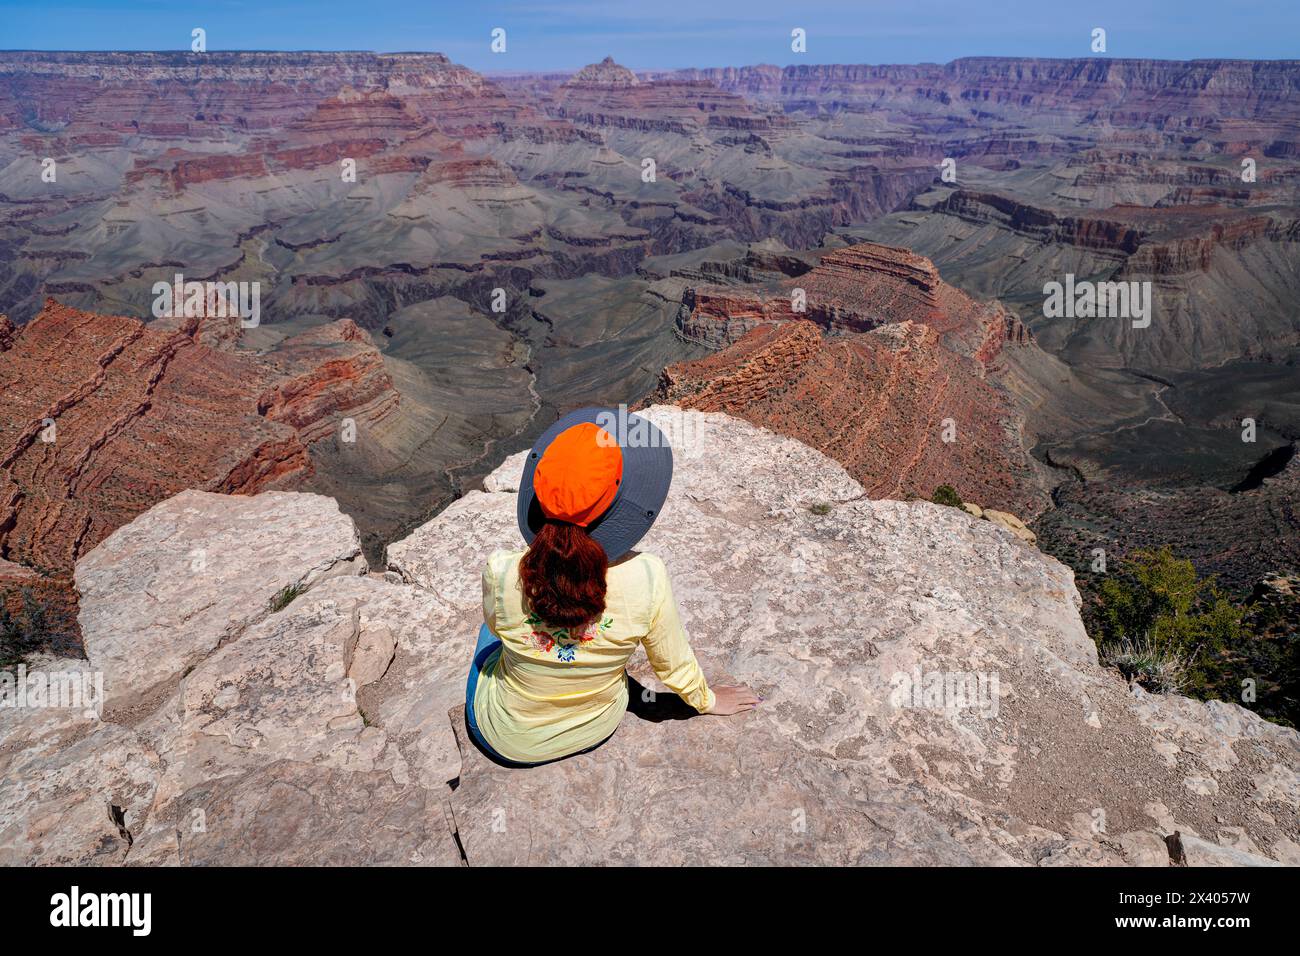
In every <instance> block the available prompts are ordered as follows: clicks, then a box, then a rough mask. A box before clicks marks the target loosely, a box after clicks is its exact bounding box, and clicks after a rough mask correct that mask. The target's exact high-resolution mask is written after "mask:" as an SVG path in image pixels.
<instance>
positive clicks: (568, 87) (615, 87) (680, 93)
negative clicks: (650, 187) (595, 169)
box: [554, 57, 789, 135]
mask: <svg viewBox="0 0 1300 956" xmlns="http://www.w3.org/2000/svg"><path fill="white" fill-rule="evenodd" d="M554 103H555V107H554V110H555V114H556V115H558V116H560V117H563V118H565V119H568V120H572V121H573V122H575V123H579V124H582V125H585V126H595V127H609V128H616V129H635V130H641V131H651V130H658V131H666V132H672V133H678V134H683V135H690V134H691V133H693V132H695V131H697V130H699V129H702V128H704V127H706V126H707V127H715V128H722V129H736V130H766V129H770V128H772V127H773V126H776V127H779V128H784V127H786V126H788V125H789V124H788V123H787V122H786V121H785V120H784V118H782V117H771V116H768V115H767V114H765V113H761V112H758V111H756V110H754V109H753V107H752V106H751V105H750V104H749V103H747V102H746V101H745V100H744V98H743V97H740V96H737V95H736V94H734V93H728V92H724V91H723V90H721V89H720V88H719V87H718V86H717V85H716V84H715V83H712V82H709V81H707V80H681V79H664V80H656V81H652V82H648V83H642V82H641V81H640V80H638V79H637V77H636V75H635V74H634V73H633V72H632V71H631V70H629V69H627V68H626V67H624V66H620V65H618V64H617V63H615V62H614V61H613V59H611V58H610V57H606V58H605V59H604V60H602V61H601V62H600V63H593V64H591V65H590V66H586V67H584V68H583V69H581V70H579V71H578V72H577V73H576V74H574V76H573V78H572V79H570V80H569V81H568V82H566V83H564V84H563V85H562V86H561V87H560V88H559V90H557V91H556V94H555V98H554Z"/></svg>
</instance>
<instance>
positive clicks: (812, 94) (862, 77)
mask: <svg viewBox="0 0 1300 956" xmlns="http://www.w3.org/2000/svg"><path fill="white" fill-rule="evenodd" d="M1296 67H1297V64H1296V61H1294V60H1276V61H1267V62H1254V61H1250V60H1188V61H1180V60H1137V59H1119V58H1109V57H1105V58H1101V57H1091V58H1086V59H1062V60H1048V59H1022V58H1009V57H965V58H962V59H958V60H953V61H952V62H951V63H947V64H937V63H921V64H915V65H880V66H876V65H866V64H862V65H858V64H819V65H813V66H788V67H785V68H784V69H782V68H779V67H774V66H766V65H764V66H756V67H739V68H734V67H733V68H725V69H703V70H700V69H696V70H680V71H677V72H676V73H672V74H666V75H669V76H675V77H680V78H686V79H702V80H708V81H709V82H712V83H716V84H717V85H718V86H719V87H721V88H722V89H724V90H728V91H730V92H735V93H740V94H742V95H745V96H749V97H754V98H757V99H767V100H773V101H776V102H779V103H781V104H782V105H783V106H784V107H785V108H786V109H787V110H808V111H813V112H816V111H841V110H854V111H862V112H865V111H867V110H881V109H886V108H890V107H893V108H900V107H915V106H916V105H917V104H918V103H921V102H924V101H931V102H933V103H935V104H937V105H940V106H943V107H945V108H951V109H953V110H956V109H957V108H959V107H962V106H964V107H966V108H969V109H978V110H981V111H985V112H989V113H1002V114H1004V115H1009V116H1015V115H1023V114H1025V113H1037V114H1040V115H1041V114H1042V113H1045V112H1052V113H1054V114H1057V115H1059V116H1061V117H1063V118H1065V119H1068V120H1072V121H1076V122H1079V121H1083V120H1085V119H1087V120H1089V121H1091V122H1108V123H1110V124H1112V125H1117V126H1125V125H1127V126H1138V125H1142V126H1148V127H1154V128H1158V129H1177V128H1180V127H1181V128H1189V129H1201V128H1203V127H1205V126H1206V125H1208V124H1209V123H1211V122H1213V121H1214V120H1216V119H1218V118H1219V117H1222V116H1234V117H1248V118H1250V119H1252V120H1256V121H1260V120H1265V119H1276V120H1279V121H1281V122H1282V123H1284V124H1285V123H1291V122H1292V121H1293V114H1292V113H1291V110H1292V109H1293V108H1294V107H1293V98H1294V97H1295V96H1296V93H1297V69H1296ZM659 75H660V76H663V75H665V74H659Z"/></svg>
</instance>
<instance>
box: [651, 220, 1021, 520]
mask: <svg viewBox="0 0 1300 956" xmlns="http://www.w3.org/2000/svg"><path fill="white" fill-rule="evenodd" d="M756 261H760V260H756V259H755V258H754V257H751V258H750V259H749V260H747V263H749V264H747V265H746V264H742V266H741V267H738V268H737V269H736V270H733V271H735V272H736V273H737V274H740V275H743V276H745V278H746V279H747V280H748V282H747V283H746V284H737V283H733V284H730V285H720V286H714V287H702V288H700V287H695V288H692V289H691V290H690V292H689V293H688V294H687V296H686V297H685V302H684V305H683V309H682V311H681V313H680V318H679V323H680V326H681V329H682V333H683V335H685V336H687V337H690V338H694V339H697V340H700V341H703V342H706V343H708V344H710V345H712V346H714V347H719V348H721V349H722V350H721V351H719V352H716V353H715V354H713V355H710V356H709V357H707V358H704V359H699V360H696V361H692V362H683V363H678V364H676V365H672V366H669V367H668V368H667V369H665V370H664V374H663V377H662V379H661V383H660V390H659V393H658V394H659V395H660V397H662V398H663V399H664V400H665V401H670V402H675V403H678V404H681V405H683V406H685V407H688V408H697V409H700V410H702V411H722V412H727V413H729V414H733V415H738V416H740V417H742V418H745V419H747V420H749V421H751V422H754V423H755V424H759V425H763V426H765V427H768V428H771V429H773V430H774V431H777V432H780V433H781V434H785V435H790V436H791V437H794V438H797V439H799V440H800V441H803V442H805V443H806V444H809V445H811V446H812V447H814V448H817V449H818V450H820V451H822V452H823V453H824V454H827V455H829V456H831V457H833V458H834V459H835V460H837V461H839V462H841V463H842V464H843V465H844V466H845V467H846V468H847V469H848V471H849V473H850V474H851V475H853V476H854V478H856V479H857V480H859V481H860V482H862V484H863V486H864V487H865V488H866V490H867V492H868V494H870V495H872V496H873V497H890V498H900V497H923V498H929V497H930V495H931V494H932V493H933V492H934V490H935V488H936V487H938V486H939V485H942V484H947V485H951V486H953V487H954V488H955V489H956V490H957V492H958V494H960V495H961V496H962V498H963V499H965V500H969V501H975V502H979V503H981V504H983V505H986V506H989V507H993V508H996V509H1001V510H1010V511H1013V512H1016V513H1019V514H1024V515H1028V516H1032V515H1036V514H1037V513H1038V512H1039V511H1041V510H1042V509H1043V508H1044V507H1045V505H1046V494H1045V491H1044V489H1043V487H1042V485H1041V484H1040V483H1039V479H1038V476H1037V475H1036V474H1035V466H1034V463H1033V461H1032V459H1030V457H1029V455H1028V452H1027V450H1026V448H1025V447H1024V445H1023V441H1022V436H1021V431H1022V429H1023V422H1024V409H1023V408H1021V407H1019V406H1018V405H1017V402H1016V400H1015V398H1014V397H1013V395H1012V394H1011V393H1010V392H1009V391H1008V390H1007V388H1006V387H1005V386H1004V385H1003V384H1002V383H1001V378H1002V377H1003V375H1004V373H1005V372H1006V371H1007V366H1008V355H1007V350H1010V351H1011V352H1015V351H1017V350H1023V349H1031V350H1032V349H1034V348H1035V346H1034V345H1033V343H1032V340H1031V338H1030V336H1029V335H1028V333H1027V332H1026V330H1025V329H1024V328H1023V326H1021V325H1020V323H1019V322H1018V321H1017V320H1016V319H1015V318H1014V317H1012V316H1011V315H1010V314H1009V313H1007V312H1006V310H1004V309H1002V308H1001V307H999V306H997V305H995V304H985V303H980V302H977V301H976V300H974V299H972V298H970V297H969V296H967V295H965V294H964V293H962V292H960V291H958V290H957V289H955V288H953V287H952V286H950V285H948V284H947V283H945V282H943V281H942V280H940V278H939V274H938V271H937V270H936V269H935V268H934V265H933V264H932V263H931V262H930V261H929V260H928V259H925V258H923V257H921V256H917V255H914V254H912V253H910V252H908V251H907V250H905V249H895V248H890V247H887V246H880V245H875V244H871V243H864V244H861V245H855V246H850V247H847V248H844V249H839V250H835V251H833V252H830V253H828V254H826V255H824V256H823V257H822V258H821V260H820V262H819V263H818V264H817V265H816V266H815V267H814V268H811V269H809V270H808V271H806V272H801V273H800V274H798V275H795V276H792V277H786V276H783V275H780V274H779V273H778V272H768V273H767V274H766V279H764V276H763V272H762V270H761V269H760V268H756V267H755V266H754V265H753V263H754V262H756ZM796 301H797V302H799V308H798V310H796V307H795V305H794V303H795V302H796Z"/></svg>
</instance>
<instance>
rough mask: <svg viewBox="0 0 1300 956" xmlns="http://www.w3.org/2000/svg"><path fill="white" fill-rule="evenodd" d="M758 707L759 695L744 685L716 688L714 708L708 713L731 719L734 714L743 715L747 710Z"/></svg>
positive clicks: (714, 690) (714, 691) (714, 689)
mask: <svg viewBox="0 0 1300 956" xmlns="http://www.w3.org/2000/svg"><path fill="white" fill-rule="evenodd" d="M757 705H758V695H757V694H755V693H754V692H753V691H752V690H750V689H749V688H748V687H747V686H746V685H744V684H739V685H737V686H735V687H725V686H724V687H714V688H713V707H712V708H711V709H710V710H709V711H708V713H710V714H714V715H716V716H718V717H730V716H731V715H732V714H743V713H744V712H745V711H747V710H753V709H754V708H755V707H756V706H757Z"/></svg>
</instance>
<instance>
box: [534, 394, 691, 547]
mask: <svg viewBox="0 0 1300 956" xmlns="http://www.w3.org/2000/svg"><path fill="white" fill-rule="evenodd" d="M584 422H591V423H592V424H594V425H599V426H600V427H601V428H603V429H605V430H606V431H607V432H609V433H610V435H612V436H613V437H614V438H615V439H616V440H617V441H618V445H619V448H620V449H621V450H622V452H623V477H622V480H621V481H620V482H619V486H618V493H617V494H616V495H615V497H614V503H613V504H611V505H610V506H609V508H607V509H606V511H605V513H604V514H603V515H601V516H600V517H599V518H597V519H596V520H595V521H593V522H592V523H591V524H590V525H588V526H587V533H588V534H590V535H591V537H592V539H593V540H594V541H595V542H596V543H597V544H598V545H600V546H601V548H602V549H603V550H604V552H605V557H606V558H607V559H608V560H609V561H611V562H612V561H617V560H618V559H619V558H621V557H623V555H625V554H627V553H628V552H629V551H631V550H632V549H633V548H634V547H636V545H637V542H638V541H640V540H641V539H642V538H643V537H645V534H646V532H647V531H649V530H650V526H651V525H653V524H654V522H655V519H656V518H657V517H659V512H660V511H661V510H662V509H663V505H664V501H665V499H667V497H668V487H669V485H671V484H672V481H673V449H672V446H671V445H669V444H668V439H667V438H666V437H665V436H664V433H663V432H661V431H660V430H659V429H658V428H657V427H655V425H654V423H653V422H651V421H650V420H649V419H646V418H642V417H641V416H640V415H634V414H632V413H631V412H628V411H623V410H620V409H617V408H599V407H591V408H580V409H578V410H577V411H573V412H569V413H568V414H567V415H564V416H563V417H561V418H560V420H559V421H557V422H556V423H555V424H554V425H552V426H551V427H550V428H548V429H546V431H545V432H543V433H542V436H541V437H540V438H538V439H537V442H536V443H535V444H534V445H533V448H532V450H531V451H530V452H529V453H528V457H527V458H525V459H524V474H523V477H522V478H520V479H519V504H518V516H519V531H520V533H521V534H522V535H523V536H524V541H526V542H527V543H528V544H532V543H533V538H535V537H536V536H537V532H538V531H539V530H541V527H542V525H543V523H544V522H545V521H546V516H545V514H543V513H542V506H541V505H539V504H538V503H537V496H536V494H535V493H534V491H533V472H534V471H536V469H537V462H538V461H540V460H541V457H542V455H544V454H545V453H546V449H547V448H548V447H550V444H551V442H552V441H554V440H555V438H556V436H557V435H559V434H560V433H561V432H563V431H565V430H566V429H569V428H572V427H573V426H574V425H581V424H583V423H584Z"/></svg>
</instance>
